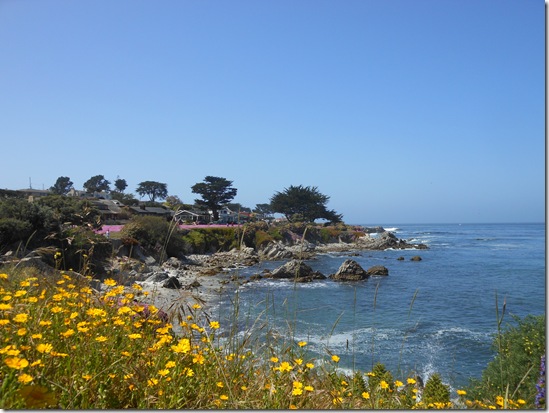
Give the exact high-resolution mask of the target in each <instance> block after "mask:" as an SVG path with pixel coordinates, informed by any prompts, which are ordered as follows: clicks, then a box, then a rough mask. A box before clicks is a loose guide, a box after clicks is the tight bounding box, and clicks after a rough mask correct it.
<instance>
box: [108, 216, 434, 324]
mask: <svg viewBox="0 0 549 413" xmlns="http://www.w3.org/2000/svg"><path fill="white" fill-rule="evenodd" d="M375 230H377V231H379V232H374V231H371V233H366V234H365V235H364V236H362V237H360V238H358V239H357V240H356V241H355V242H350V243H349V242H337V243H328V244H321V243H318V244H315V243H311V242H308V241H305V240H296V241H295V242H294V243H293V244H291V245H288V244H285V243H283V242H281V241H279V242H270V243H269V244H268V245H267V246H265V247H264V248H262V249H260V250H259V251H256V250H255V249H253V248H250V247H244V248H241V249H239V250H238V249H234V250H232V251H229V252H218V253H213V254H193V255H188V256H185V257H184V259H178V258H175V257H172V258H169V259H168V260H166V261H165V262H164V263H162V264H161V265H159V263H157V262H156V261H155V260H154V259H153V258H151V257H147V256H144V255H141V256H139V259H128V258H127V257H125V256H122V257H117V258H115V259H114V260H113V261H112V263H111V268H110V271H111V273H112V278H114V279H115V280H117V281H118V282H119V283H122V284H124V285H126V286H130V285H131V284H132V283H134V282H135V283H138V284H139V285H141V286H142V287H143V291H144V292H146V294H147V296H144V295H143V296H142V297H141V298H140V300H143V301H144V302H146V303H150V304H154V305H155V306H156V307H158V308H160V309H162V310H164V311H165V312H167V313H168V314H170V313H172V312H174V311H177V310H178V309H179V308H180V306H189V305H193V304H200V305H201V306H203V307H206V308H207V307H209V306H210V305H211V304H212V303H215V301H216V299H218V298H219V296H220V295H221V294H222V293H223V292H225V291H226V290H227V289H228V288H232V289H234V288H237V287H238V285H241V284H243V283H248V282H254V281H256V280H259V279H261V278H275V279H277V278H286V279H288V278H293V279H295V281H296V282H312V281H314V280H316V279H325V278H327V277H328V276H326V275H323V274H320V273H315V272H313V271H312V270H311V269H310V267H308V265H306V264H305V263H303V261H306V260H310V259H313V258H314V257H315V256H316V254H319V253H331V252H337V253H343V252H348V253H350V254H352V253H358V251H363V250H386V249H417V250H422V249H427V248H428V247H427V246H426V245H424V244H410V243H408V242H407V241H405V240H402V239H399V238H397V237H396V236H395V235H394V234H393V233H391V232H388V231H385V230H384V229H383V228H379V227H378V228H375ZM416 259H417V258H416ZM262 261H286V264H284V265H283V266H281V267H280V268H277V269H275V270H273V271H272V272H269V271H266V272H264V273H262V274H256V275H253V276H251V277H249V278H248V277H245V278H244V277H238V276H237V275H232V274H231V272H232V271H233V270H235V269H238V268H245V267H249V266H252V265H255V264H258V263H260V262H262ZM349 261H351V262H349ZM357 266H358V267H360V266H359V265H358V264H357V263H356V262H354V261H352V260H346V261H345V262H344V263H343V264H342V267H341V268H340V270H339V271H338V272H337V273H336V274H330V275H329V277H330V278H332V279H334V280H336V281H337V280H341V281H349V280H361V279H365V278H367V277H368V276H370V275H387V274H388V272H387V269H386V268H384V267H383V268H374V267H372V268H370V269H368V270H364V269H362V268H357ZM357 274H358V275H357ZM101 286H102V287H101V288H105V286H104V284H101Z"/></svg>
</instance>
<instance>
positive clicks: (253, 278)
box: [250, 274, 263, 281]
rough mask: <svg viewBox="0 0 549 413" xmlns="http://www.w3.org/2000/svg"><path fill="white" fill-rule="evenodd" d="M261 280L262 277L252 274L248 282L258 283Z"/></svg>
mask: <svg viewBox="0 0 549 413" xmlns="http://www.w3.org/2000/svg"><path fill="white" fill-rule="evenodd" d="M262 278H263V276H262V275H260V274H253V275H251V276H250V281H258V280H261V279H262Z"/></svg>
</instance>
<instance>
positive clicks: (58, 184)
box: [50, 176, 73, 195]
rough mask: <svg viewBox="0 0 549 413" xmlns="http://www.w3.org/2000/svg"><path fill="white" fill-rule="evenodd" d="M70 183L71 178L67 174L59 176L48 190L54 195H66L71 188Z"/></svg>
mask: <svg viewBox="0 0 549 413" xmlns="http://www.w3.org/2000/svg"><path fill="white" fill-rule="evenodd" d="M72 185H73V183H72V181H71V178H69V177H68V176H60V177H59V178H57V181H55V184H54V185H53V186H52V187H51V188H50V191H51V192H52V193H53V194H55V195H66V194H67V193H68V192H69V191H70V190H71V188H72Z"/></svg>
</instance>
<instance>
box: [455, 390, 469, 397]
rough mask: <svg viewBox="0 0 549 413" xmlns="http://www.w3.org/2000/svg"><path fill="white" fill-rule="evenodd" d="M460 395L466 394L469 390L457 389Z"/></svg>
mask: <svg viewBox="0 0 549 413" xmlns="http://www.w3.org/2000/svg"><path fill="white" fill-rule="evenodd" d="M457 394H458V396H465V395H466V394H467V392H466V391H465V390H458V391H457Z"/></svg>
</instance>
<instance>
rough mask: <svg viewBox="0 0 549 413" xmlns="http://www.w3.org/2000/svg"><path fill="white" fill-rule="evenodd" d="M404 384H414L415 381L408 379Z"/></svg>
mask: <svg viewBox="0 0 549 413" xmlns="http://www.w3.org/2000/svg"><path fill="white" fill-rule="evenodd" d="M406 382H407V383H408V384H416V381H415V379H411V378H408V379H407V380H406Z"/></svg>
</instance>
